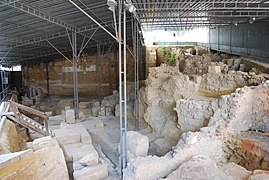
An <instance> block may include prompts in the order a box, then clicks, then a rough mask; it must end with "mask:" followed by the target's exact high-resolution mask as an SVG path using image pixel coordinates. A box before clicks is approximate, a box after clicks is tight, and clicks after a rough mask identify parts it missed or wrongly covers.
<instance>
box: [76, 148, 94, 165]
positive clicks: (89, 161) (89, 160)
mask: <svg viewBox="0 0 269 180" xmlns="http://www.w3.org/2000/svg"><path fill="white" fill-rule="evenodd" d="M98 160H99V156H98V153H97V151H96V150H95V149H91V153H89V154H87V155H86V156H84V157H83V158H81V159H80V160H79V162H80V164H82V165H83V166H92V165H96V164H98Z"/></svg>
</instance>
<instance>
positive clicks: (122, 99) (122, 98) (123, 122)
mask: <svg viewBox="0 0 269 180" xmlns="http://www.w3.org/2000/svg"><path fill="white" fill-rule="evenodd" d="M118 6H119V7H118V9H119V29H118V32H119V36H118V37H119V104H120V163H119V164H120V171H121V177H123V169H124V168H125V167H126V164H127V156H126V154H127V147H126V141H127V139H126V134H127V102H126V99H127V94H126V90H127V87H126V10H125V9H124V10H123V30H124V32H123V68H122V35H121V31H122V28H121V13H122V9H123V4H122V1H121V0H118ZM122 76H123V77H122ZM122 80H123V87H122ZM122 110H124V114H123V113H122ZM123 117H124V119H123Z"/></svg>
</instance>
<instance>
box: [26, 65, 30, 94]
mask: <svg viewBox="0 0 269 180" xmlns="http://www.w3.org/2000/svg"><path fill="white" fill-rule="evenodd" d="M26 94H27V97H28V98H30V73H29V63H27V64H26Z"/></svg>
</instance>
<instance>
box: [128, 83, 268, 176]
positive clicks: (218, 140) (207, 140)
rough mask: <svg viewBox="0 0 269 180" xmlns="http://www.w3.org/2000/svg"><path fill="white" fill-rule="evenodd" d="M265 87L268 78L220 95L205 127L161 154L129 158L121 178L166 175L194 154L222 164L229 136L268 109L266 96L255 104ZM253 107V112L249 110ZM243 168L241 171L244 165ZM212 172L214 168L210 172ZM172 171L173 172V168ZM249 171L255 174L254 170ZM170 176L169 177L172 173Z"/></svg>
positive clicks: (265, 92)
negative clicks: (262, 100) (257, 104)
mask: <svg viewBox="0 0 269 180" xmlns="http://www.w3.org/2000/svg"><path fill="white" fill-rule="evenodd" d="M268 90H269V81H266V82H265V83H262V84H261V85H259V86H256V87H255V86H252V87H243V88H238V89H237V90H236V91H235V92H234V93H232V94H230V95H224V96H222V97H221V98H219V99H218V100H217V104H216V109H215V110H214V114H213V115H212V116H211V117H210V119H209V123H208V127H203V128H201V129H200V131H199V132H188V133H184V134H183V135H182V137H181V139H180V140H179V142H178V144H177V145H176V146H175V147H174V148H173V149H172V150H171V151H170V152H169V153H167V154H166V155H165V156H162V157H156V156H147V157H139V158H135V159H132V160H131V161H130V162H129V164H128V166H127V168H126V169H125V170H124V179H128V180H129V179H160V178H165V177H167V176H168V177H169V174H171V173H172V172H173V171H174V170H176V169H177V168H178V167H180V166H181V165H182V164H184V162H187V161H189V160H190V159H192V158H194V159H197V155H199V157H202V159H207V158H209V159H211V160H213V161H214V163H216V165H217V166H218V167H219V166H221V165H223V164H226V163H227V161H228V159H227V158H228V156H229V155H230V153H231V152H230V151H229V150H228V149H229V148H228V147H227V144H229V143H228V142H229V141H230V139H232V138H233V136H236V135H237V134H239V133H240V132H242V131H248V130H250V129H251V128H253V127H254V126H255V124H256V123H257V121H259V116H257V114H259V113H262V114H264V110H266V111H267V110H268V109H269V107H268V103H267V102H268V98H266V99H265V102H264V103H263V105H262V106H259V107H255V104H256V103H257V102H260V99H263V97H264V94H266V95H268ZM198 106H199V103H198ZM253 109H255V111H257V113H252V112H253V111H252V110H253ZM268 118H269V114H267V115H265V119H268ZM189 122H191V119H190V120H189ZM198 159H200V158H198ZM196 166H197V164H196ZM193 167H194V166H192V168H193ZM179 170H180V168H179ZM226 170H227V169H226ZM243 171H245V170H244V168H243ZM216 172H217V171H214V173H216ZM240 172H241V171H240ZM175 173H177V172H176V171H175V172H174V174H175ZM221 173H223V172H221ZM225 173H226V175H225V177H226V178H227V179H231V176H230V175H231V173H232V170H228V172H227V171H226V172H225ZM238 173H239V172H238ZM265 173H266V172H265ZM250 174H251V173H249V174H248V173H247V175H246V176H247V177H248V176H249V175H250ZM253 174H256V171H254V172H253ZM181 175H183V174H181ZM171 176H172V177H173V174H172V175H171ZM171 176H170V177H171ZM168 179H169V178H168Z"/></svg>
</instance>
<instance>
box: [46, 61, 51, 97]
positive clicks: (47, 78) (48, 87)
mask: <svg viewBox="0 0 269 180" xmlns="http://www.w3.org/2000/svg"><path fill="white" fill-rule="evenodd" d="M46 80H47V93H48V95H49V94H50V84H49V63H46Z"/></svg>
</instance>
